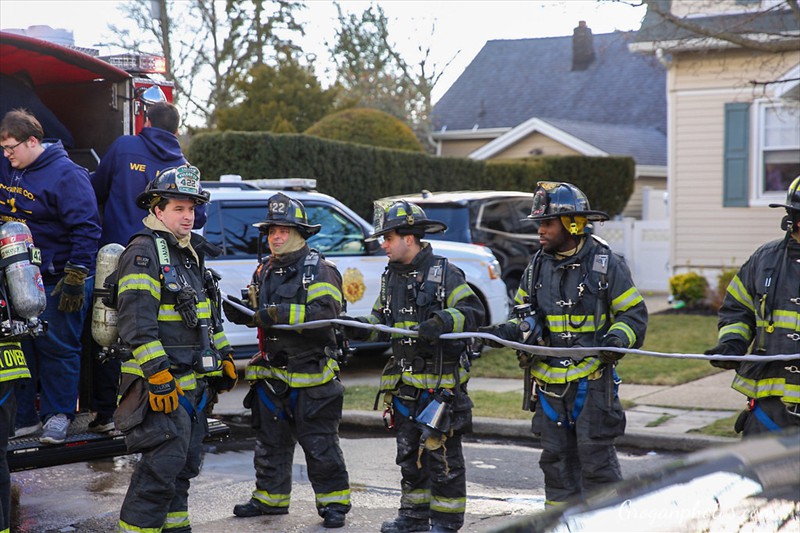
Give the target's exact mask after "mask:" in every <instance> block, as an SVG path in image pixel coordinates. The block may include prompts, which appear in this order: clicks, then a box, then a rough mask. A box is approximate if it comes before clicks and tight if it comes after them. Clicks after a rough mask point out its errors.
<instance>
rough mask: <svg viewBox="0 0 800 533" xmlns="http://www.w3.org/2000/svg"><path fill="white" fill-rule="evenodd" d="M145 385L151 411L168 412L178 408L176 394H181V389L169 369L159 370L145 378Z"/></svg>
mask: <svg viewBox="0 0 800 533" xmlns="http://www.w3.org/2000/svg"><path fill="white" fill-rule="evenodd" d="M147 386H148V388H149V389H150V408H151V409H152V410H153V411H157V412H163V413H166V414H169V413H171V412H172V411H174V410H175V409H177V408H178V395H179V394H180V395H183V391H182V390H181V386H180V385H178V383H177V382H176V381H175V378H174V377H172V374H171V373H170V371H169V370H167V369H164V370H160V371H158V372H156V373H155V374H153V375H152V376H150V377H149V378H147Z"/></svg>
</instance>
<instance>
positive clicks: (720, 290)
mask: <svg viewBox="0 0 800 533" xmlns="http://www.w3.org/2000/svg"><path fill="white" fill-rule="evenodd" d="M735 275H736V269H735V268H726V269H724V270H723V271H722V272H720V273H719V276H718V277H717V290H716V291H715V292H714V294H713V295H712V298H711V306H712V308H713V309H714V310H715V311H719V308H720V307H721V306H722V301H723V300H725V293H726V292H727V290H728V285H730V283H731V280H732V279H733V276H735Z"/></svg>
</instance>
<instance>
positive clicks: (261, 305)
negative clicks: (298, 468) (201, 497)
mask: <svg viewBox="0 0 800 533" xmlns="http://www.w3.org/2000/svg"><path fill="white" fill-rule="evenodd" d="M255 226H256V227H258V228H259V229H260V230H261V232H262V235H263V234H266V235H267V241H268V244H269V249H270V255H269V256H268V257H266V258H264V259H263V260H262V259H261V258H259V264H258V267H257V268H256V270H255V273H254V274H253V279H252V283H251V285H250V286H249V287H248V298H247V300H248V304H249V307H251V308H253V309H255V314H254V315H253V316H248V315H247V314H246V313H244V312H242V311H241V310H237V309H236V308H235V307H234V306H232V305H230V304H229V303H227V302H223V308H224V309H225V315H226V316H227V317H228V319H229V320H230V321H231V322H234V323H236V324H246V325H249V326H252V327H258V341H259V353H258V354H256V356H254V357H253V359H251V360H250V363H249V364H248V366H247V370H246V374H245V375H246V378H247V379H248V380H249V381H251V383H252V385H251V389H250V392H249V394H248V395H247V396H246V397H245V402H244V403H245V407H248V408H250V409H252V424H253V428H254V429H255V430H256V449H255V459H254V465H255V470H256V490H255V491H253V494H252V496H251V498H250V500H249V501H248V502H246V503H243V504H239V505H236V506H235V507H234V509H233V513H234V514H235V515H236V516H239V517H250V516H259V515H282V514H287V513H288V512H289V501H290V496H291V490H292V460H293V458H294V449H295V444H296V443H297V442H299V443H300V446H302V448H303V451H304V452H305V455H306V461H307V465H308V478H309V480H310V481H311V486H312V487H313V489H314V493H315V494H316V506H317V512H318V513H319V515H320V516H321V517H322V518H323V526H324V527H326V528H338V527H342V526H344V524H345V515H346V514H347V512H348V511H349V510H350V480H349V476H348V474H347V468H346V466H345V463H344V456H343V455H342V451H341V448H340V447H339V422H340V420H341V418H342V402H343V399H344V386H343V385H342V384H341V382H340V381H339V378H338V374H339V364H338V361H337V359H336V357H335V356H336V352H337V342H336V337H335V332H334V329H333V327H323V328H314V329H305V330H279V329H273V328H270V326H272V325H275V324H292V325H297V324H303V323H305V322H311V321H314V320H325V319H332V318H336V317H338V316H339V314H340V312H341V310H342V277H341V275H340V274H339V271H338V270H336V266H335V265H334V264H333V263H331V262H329V261H327V260H325V258H323V257H322V256H321V254H320V253H319V252H318V251H316V250H313V249H310V248H309V246H308V244H306V240H307V239H308V238H309V237H311V236H312V235H315V234H316V233H317V232H318V231H319V230H320V226H319V225H310V224H308V219H307V217H306V211H305V208H304V207H303V204H301V203H300V202H298V201H297V200H294V199H292V198H289V197H288V196H286V195H285V194H282V193H278V194H275V195H273V196H272V197H271V198H270V199H269V200H268V210H267V217H266V219H265V220H264V221H263V222H259V223H258V224H255Z"/></svg>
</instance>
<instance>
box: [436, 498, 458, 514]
mask: <svg viewBox="0 0 800 533" xmlns="http://www.w3.org/2000/svg"><path fill="white" fill-rule="evenodd" d="M466 510H467V498H442V497H441V496H436V495H432V496H431V511H438V512H440V513H455V514H464V513H465V512H466Z"/></svg>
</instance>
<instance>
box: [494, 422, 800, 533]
mask: <svg viewBox="0 0 800 533" xmlns="http://www.w3.org/2000/svg"><path fill="white" fill-rule="evenodd" d="M494 531H495V532H496V533H522V532H523V531H524V532H529V531H537V532H556V531H571V532H576V531H592V532H594V531H614V532H621V531H635V532H639V531H800V433H798V431H797V430H796V429H795V430H790V431H789V432H784V433H771V434H769V435H765V436H763V437H756V438H749V439H744V440H742V441H741V442H738V443H736V444H733V445H730V446H727V447H719V446H714V447H710V448H708V449H706V450H703V451H700V452H696V453H693V454H689V455H687V456H686V457H684V458H682V459H679V460H677V461H674V462H672V463H670V464H669V465H667V466H665V467H664V468H661V469H658V470H656V471H653V472H650V473H647V474H641V475H639V476H636V477H635V478H632V479H628V480H625V481H622V482H620V483H617V484H613V485H609V486H608V487H604V488H602V489H599V490H598V491H596V492H594V493H592V494H589V495H588V497H587V498H586V500H585V501H581V502H574V503H571V504H570V503H567V504H566V505H563V506H559V507H555V508H552V509H549V510H547V511H544V512H542V513H538V514H536V515H533V516H530V517H528V518H524V519H521V520H519V521H516V522H514V523H513V524H510V525H508V526H503V527H501V528H498V529H496V530H494Z"/></svg>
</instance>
